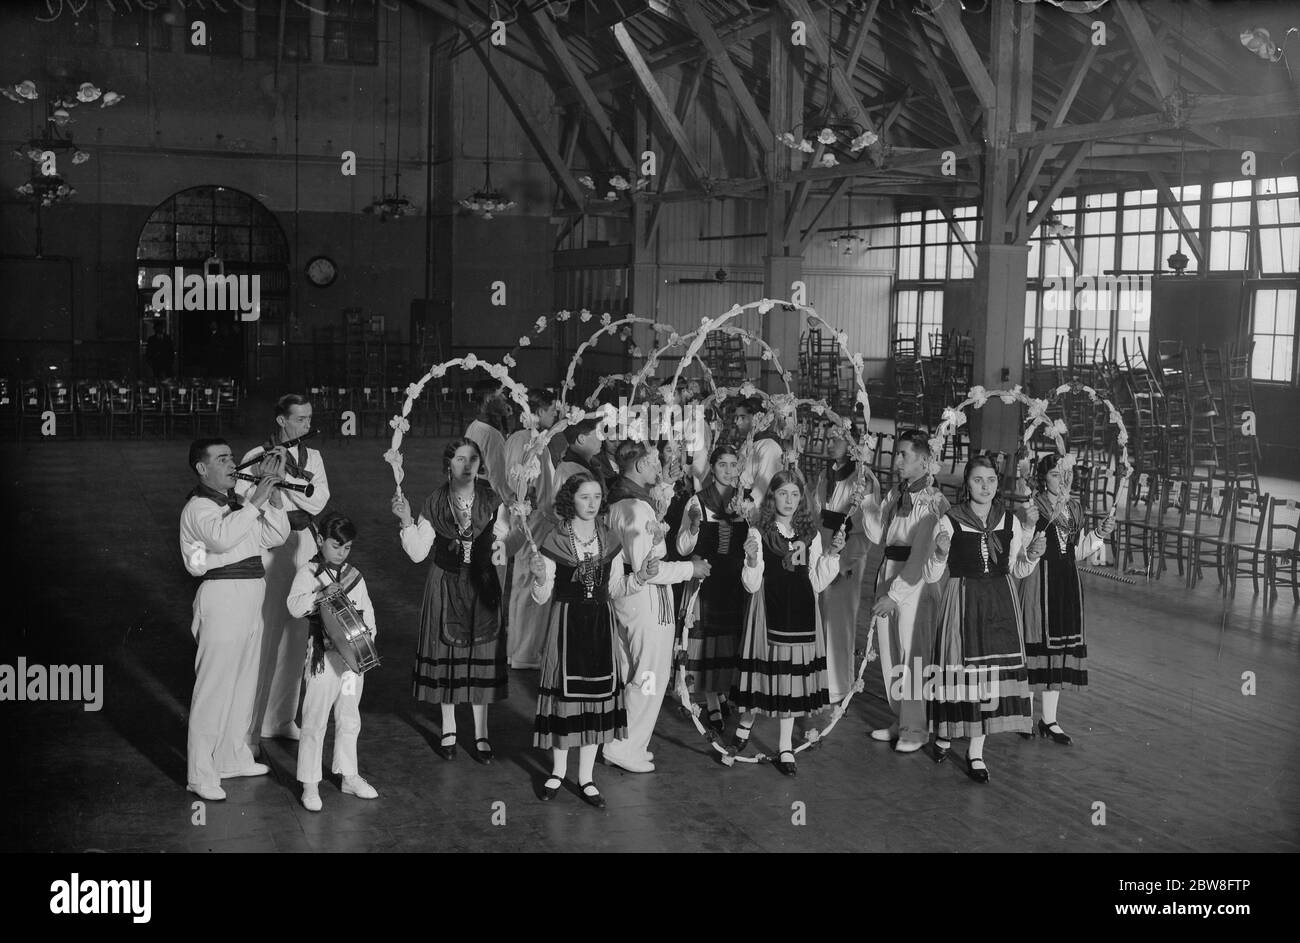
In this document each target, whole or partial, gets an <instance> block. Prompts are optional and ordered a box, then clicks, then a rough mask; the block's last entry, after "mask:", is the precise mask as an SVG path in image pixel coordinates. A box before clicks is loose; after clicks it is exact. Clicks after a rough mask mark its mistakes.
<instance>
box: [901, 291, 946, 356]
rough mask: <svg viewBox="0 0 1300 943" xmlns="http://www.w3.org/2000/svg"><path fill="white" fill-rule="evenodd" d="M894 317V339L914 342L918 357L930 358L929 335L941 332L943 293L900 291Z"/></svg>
mask: <svg viewBox="0 0 1300 943" xmlns="http://www.w3.org/2000/svg"><path fill="white" fill-rule="evenodd" d="M897 299H898V300H897V311H896V313H895V316H894V337H897V338H912V339H914V340H915V341H916V350H917V354H918V356H921V357H928V356H930V335H931V334H934V333H939V332H941V331H942V330H943V291H942V290H941V289H930V290H920V291H913V290H907V291H900V292H899V293H898V295H897Z"/></svg>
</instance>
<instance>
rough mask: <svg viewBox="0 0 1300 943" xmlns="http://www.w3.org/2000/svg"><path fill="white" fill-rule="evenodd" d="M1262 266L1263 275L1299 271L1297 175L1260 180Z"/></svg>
mask: <svg viewBox="0 0 1300 943" xmlns="http://www.w3.org/2000/svg"><path fill="white" fill-rule="evenodd" d="M1258 188H1259V200H1258V202H1257V203H1256V204H1255V205H1256V208H1257V210H1258V212H1259V270H1260V273H1261V274H1262V275H1288V274H1292V275H1293V274H1295V273H1296V271H1297V270H1298V269H1300V198H1298V197H1297V195H1296V178H1295V177H1276V178H1271V179H1265V180H1260V181H1259V183H1258Z"/></svg>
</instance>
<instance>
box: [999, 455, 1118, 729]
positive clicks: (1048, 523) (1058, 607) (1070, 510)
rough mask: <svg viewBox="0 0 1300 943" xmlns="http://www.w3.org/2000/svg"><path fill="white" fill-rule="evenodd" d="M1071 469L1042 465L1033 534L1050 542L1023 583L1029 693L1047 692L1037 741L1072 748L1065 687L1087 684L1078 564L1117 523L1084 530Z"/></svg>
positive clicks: (1051, 461)
mask: <svg viewBox="0 0 1300 943" xmlns="http://www.w3.org/2000/svg"><path fill="white" fill-rule="evenodd" d="M1071 464H1072V463H1070V462H1069V460H1068V458H1063V457H1062V456H1060V455H1057V454H1055V453H1052V454H1049V455H1044V456H1043V457H1042V458H1041V459H1039V461H1038V467H1037V469H1036V474H1037V480H1038V493H1037V495H1035V497H1034V499H1033V506H1034V508H1035V509H1036V510H1037V512H1038V517H1037V522H1036V528H1035V529H1036V530H1037V532H1038V533H1040V534H1043V535H1044V536H1045V537H1046V539H1047V546H1046V548H1045V549H1044V551H1043V560H1042V562H1041V563H1040V564H1039V565H1038V569H1036V570H1035V571H1034V572H1033V573H1031V574H1030V575H1029V576H1027V577H1025V579H1024V580H1023V581H1021V583H1020V608H1021V610H1022V611H1023V613H1024V620H1025V658H1026V659H1027V661H1028V663H1029V687H1030V689H1031V692H1032V691H1042V692H1043V714H1042V719H1040V720H1039V721H1038V735H1039V736H1040V737H1051V738H1052V741H1053V742H1055V743H1059V744H1062V745H1069V743H1070V736H1069V734H1067V733H1066V732H1065V731H1064V730H1062V729H1061V725H1060V724H1059V723H1057V721H1056V708H1057V704H1058V703H1059V701H1060V698H1061V691H1062V689H1063V688H1065V687H1066V686H1067V685H1069V686H1071V687H1074V688H1083V687H1086V686H1087V684H1088V645H1087V641H1086V639H1085V638H1084V618H1083V613H1084V608H1083V586H1082V584H1081V583H1080V582H1079V570H1078V567H1077V562H1078V561H1079V560H1086V559H1087V558H1088V557H1090V556H1092V555H1093V554H1094V553H1096V552H1097V551H1098V550H1099V549H1100V548H1101V547H1102V546H1104V544H1105V541H1106V538H1107V537H1108V536H1110V533H1111V531H1113V530H1114V529H1115V521H1114V519H1113V518H1111V517H1107V518H1105V519H1103V520H1102V522H1101V524H1099V525H1098V526H1097V527H1096V529H1094V530H1084V527H1083V521H1084V518H1083V506H1082V505H1081V504H1080V503H1079V499H1078V498H1074V497H1071V495H1070V477H1069V476H1070V468H1071ZM1032 696H1033V695H1032V693H1031V694H1030V697H1032ZM1025 736H1031V734H1025Z"/></svg>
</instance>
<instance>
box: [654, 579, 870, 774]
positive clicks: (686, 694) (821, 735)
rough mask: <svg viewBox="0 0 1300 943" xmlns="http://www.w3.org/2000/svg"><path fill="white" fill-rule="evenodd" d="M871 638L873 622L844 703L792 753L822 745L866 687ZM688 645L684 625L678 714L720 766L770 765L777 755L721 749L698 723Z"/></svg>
mask: <svg viewBox="0 0 1300 943" xmlns="http://www.w3.org/2000/svg"><path fill="white" fill-rule="evenodd" d="M687 602H688V604H689V603H693V602H694V600H693V599H688V600H687ZM875 638H876V622H875V620H874V619H873V620H872V622H871V632H870V634H869V635H868V636H867V647H866V650H865V651H864V652H862V653H861V654H862V661H861V662H860V663H859V664H858V673H857V676H856V678H855V680H854V682H853V686H852V687H851V688H850V689H849V693H848V694H847V695H846V696H845V697H844V700H842V701H840V703H838V704H836V705H835V706H834V708H832V709H831V721H830V723H829V724H827V725H826V726H825V728H823V729H820V730H819V729H817V728H816V727H813V728H811V729H809V730H805V731H804V735H803V736H804V739H803V742H802V743H800V744H799V745H798V746H797V747H795V748H794V752H795V753H802V752H803V751H804V750H808V749H811V748H813V747H816V746H817V745H818V744H820V743H821V742H822V740H824V739H826V737H828V736H830V732H831V731H832V730H834V729H835V725H836V724H838V723H839V722H840V718H842V717H843V716H844V715H845V714H846V713H847V712H848V709H849V704H850V703H851V702H852V701H853V698H854V695H857V694H860V693H861V692H862V691H863V690H864V689H865V688H866V682H865V681H864V680H863V674H864V673H865V672H866V670H867V665H869V664H871V662H873V661H875V660H876V659H877V658H878V657H879V655H878V654H877V653H876V650H875ZM689 642H690V629H689V627H685V626H684V627H683V629H682V638H681V641H680V642H678V647H677V650H678V652H679V656H678V662H677V671H676V674H675V677H674V687H675V688H676V689H677V699H678V701H679V702H680V705H679V707H678V710H680V711H681V713H682V716H684V717H689V718H690V720H691V723H693V724H694V725H695V730H696V731H697V732H698V733H699V735H700V736H701V737H703V738H704V739H705V740H707V741H709V745H710V746H711V747H713V749H714V750H715V751H717V753H718V754H719V756H718V759H719V760H720V761H721V762H722V765H724V766H734V765H735V764H737V763H763V762H769V763H771V762H775V761H776V760H778V759H780V756H779V755H777V756H770V755H768V754H766V753H756V754H755V755H753V756H741V755H739V754H736V753H732V752H731V751H730V750H728V749H727V748H726V747H725V746H723V745H722V743H721V742H720V741H719V738H718V734H717V732H716V731H714V730H712V729H711V728H709V727H705V726H704V723H703V721H701V720H700V714H701V713H703V711H702V710H701V709H700V705H699V704H696V703H694V702H693V701H692V700H691V692H690V688H689V686H688V685H687V682H686V657H685V653H686V651H687V646H688V644H689ZM855 654H857V653H855Z"/></svg>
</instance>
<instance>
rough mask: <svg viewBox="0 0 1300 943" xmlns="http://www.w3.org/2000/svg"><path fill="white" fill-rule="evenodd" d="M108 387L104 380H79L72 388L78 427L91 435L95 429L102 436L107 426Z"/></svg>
mask: <svg viewBox="0 0 1300 943" xmlns="http://www.w3.org/2000/svg"><path fill="white" fill-rule="evenodd" d="M105 390H106V387H105V385H104V383H103V381H102V380H78V381H77V382H76V383H74V384H73V386H72V404H73V407H74V408H75V409H76V410H77V417H78V422H77V427H78V428H79V429H80V431H81V432H83V433H85V434H86V435H89V434H90V432H91V430H92V429H94V431H95V434H96V435H98V434H100V433H101V432H102V431H103V430H104V428H105V426H106V425H107V416H106V415H105V413H104V404H105V401H106V400H107V396H106V395H105Z"/></svg>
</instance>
